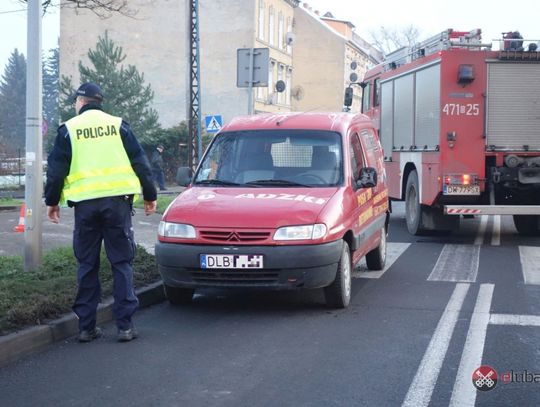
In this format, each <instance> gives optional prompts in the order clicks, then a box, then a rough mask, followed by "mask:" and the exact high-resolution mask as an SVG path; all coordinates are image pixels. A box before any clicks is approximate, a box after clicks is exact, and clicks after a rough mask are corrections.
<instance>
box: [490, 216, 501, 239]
mask: <svg viewBox="0 0 540 407" xmlns="http://www.w3.org/2000/svg"><path fill="white" fill-rule="evenodd" d="M491 233H492V234H491V245H492V246H500V245H501V215H494V216H493V231H492V232H491Z"/></svg>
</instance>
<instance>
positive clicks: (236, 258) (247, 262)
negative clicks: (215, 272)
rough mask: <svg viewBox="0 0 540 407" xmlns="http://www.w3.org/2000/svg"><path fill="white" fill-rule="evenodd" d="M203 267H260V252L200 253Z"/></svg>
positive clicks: (261, 260) (261, 261)
mask: <svg viewBox="0 0 540 407" xmlns="http://www.w3.org/2000/svg"><path fill="white" fill-rule="evenodd" d="M201 268H203V269H262V268H263V256H262V254H201Z"/></svg>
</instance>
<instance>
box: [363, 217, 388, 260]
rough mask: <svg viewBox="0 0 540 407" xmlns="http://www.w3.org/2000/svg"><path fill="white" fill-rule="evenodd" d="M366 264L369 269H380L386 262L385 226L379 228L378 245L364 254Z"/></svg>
mask: <svg viewBox="0 0 540 407" xmlns="http://www.w3.org/2000/svg"><path fill="white" fill-rule="evenodd" d="M366 264H367V267H368V269H370V270H382V269H383V268H384V265H385V264H386V228H385V227H384V226H383V227H382V229H381V241H380V243H379V246H377V247H376V248H375V249H373V250H372V251H370V252H369V253H368V254H366Z"/></svg>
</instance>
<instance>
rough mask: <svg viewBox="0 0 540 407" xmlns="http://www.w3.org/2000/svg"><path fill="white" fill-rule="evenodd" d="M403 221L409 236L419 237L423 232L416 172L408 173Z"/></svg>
mask: <svg viewBox="0 0 540 407" xmlns="http://www.w3.org/2000/svg"><path fill="white" fill-rule="evenodd" d="M405 220H406V221H407V229H408V230H409V233H410V234H411V235H420V234H422V233H423V232H424V231H425V228H424V225H423V224H422V205H420V187H419V183H418V173H417V172H416V170H413V171H411V172H410V174H409V178H407V186H406V187H405Z"/></svg>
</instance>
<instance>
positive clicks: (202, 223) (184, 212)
mask: <svg viewBox="0 0 540 407" xmlns="http://www.w3.org/2000/svg"><path fill="white" fill-rule="evenodd" d="M337 190H338V188H335V187H332V188H223V187H218V188H211V187H210V188H209V187H191V188H188V189H186V190H185V191H184V192H183V193H182V194H181V195H179V196H178V197H177V198H176V199H175V200H174V201H173V202H172V203H171V205H170V206H169V208H168V209H167V211H166V212H165V213H164V215H163V220H164V221H167V222H175V223H187V224H190V225H193V226H195V227H215V228H220V227H226V228H231V227H234V228H272V229H273V228H279V227H281V226H287V225H306V224H311V223H315V222H316V221H317V219H318V216H319V214H320V213H321V211H322V210H323V208H324V207H325V206H327V205H328V204H329V202H330V201H331V199H332V197H333V196H334V195H335V194H336V191H337Z"/></svg>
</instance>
